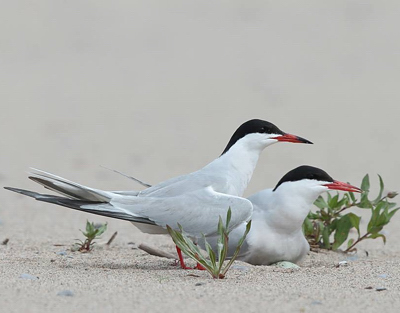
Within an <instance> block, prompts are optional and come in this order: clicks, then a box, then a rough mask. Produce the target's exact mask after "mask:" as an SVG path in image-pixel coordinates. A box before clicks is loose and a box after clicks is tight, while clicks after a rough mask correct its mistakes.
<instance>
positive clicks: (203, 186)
mask: <svg viewBox="0 0 400 313" xmlns="http://www.w3.org/2000/svg"><path fill="white" fill-rule="evenodd" d="M277 142H291V143H305V144H311V142H310V141H308V140H307V139H304V138H301V137H298V136H295V135H292V134H288V133H285V132H283V131H281V130H280V129H279V128H278V127H277V126H275V125H274V124H272V123H269V122H267V121H263V120H259V119H253V120H249V121H247V122H245V123H243V124H242V125H241V126H240V127H239V128H238V129H237V130H236V131H235V132H234V134H233V135H232V137H231V139H230V140H229V142H228V144H227V146H226V147H225V149H224V150H223V152H222V154H221V155H220V156H219V157H218V158H217V159H215V160H214V161H212V162H211V163H209V164H208V165H206V166H205V167H203V168H202V169H200V170H198V171H196V172H193V173H190V174H187V175H182V176H178V177H175V178H171V179H169V180H166V181H164V182H161V183H159V184H156V185H154V186H151V187H149V188H147V189H145V190H141V191H136V190H130V191H103V190H99V189H94V188H90V187H86V186H83V185H81V184H78V183H75V182H72V181H69V180H67V179H64V178H62V177H59V176H56V175H53V174H50V173H47V172H44V171H41V170H37V169H32V173H31V175H30V176H29V178H30V179H32V180H33V181H35V182H36V183H39V184H41V185H43V186H44V187H45V188H47V189H50V190H52V191H55V192H57V193H59V194H61V195H62V196H55V195H48V194H40V193H36V192H33V191H28V190H23V189H18V188H12V187H4V188H6V189H8V190H11V191H14V192H17V193H20V194H23V195H26V196H29V197H33V198H35V199H36V200H39V201H43V202H49V203H53V204H58V205H61V206H64V207H68V208H71V209H75V210H80V211H84V212H88V213H94V214H99V215H103V216H108V217H113V218H117V219H122V220H127V221H130V222H132V223H133V224H134V225H135V226H137V227H138V228H139V229H140V230H141V231H142V232H146V233H150V234H166V233H167V231H166V226H167V225H169V226H170V227H172V228H173V229H179V228H178V226H177V224H178V223H179V224H180V225H182V227H183V229H184V230H185V231H186V233H187V234H188V235H189V236H190V237H191V238H193V240H194V241H195V242H196V241H197V238H200V237H201V236H202V234H204V235H205V236H211V235H213V234H215V233H216V232H217V224H218V220H219V217H220V216H221V217H222V218H224V217H225V218H226V212H227V210H228V209H229V208H231V210H232V220H231V224H230V225H231V227H232V229H233V228H234V227H236V226H238V225H240V224H241V223H242V222H243V221H247V220H248V219H249V218H250V216H251V214H252V211H253V205H252V203H251V202H250V201H249V200H247V199H246V198H243V197H242V194H243V192H244V190H245V189H246V187H247V184H248V183H249V181H250V179H251V176H252V174H253V171H254V169H255V167H256V164H257V161H258V158H259V156H260V154H261V152H262V151H263V150H264V148H266V147H268V146H270V145H272V144H274V143H277ZM177 250H178V255H179V259H180V262H181V266H182V267H184V263H183V259H182V256H181V253H180V251H179V249H177Z"/></svg>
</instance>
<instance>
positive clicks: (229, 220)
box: [225, 207, 232, 231]
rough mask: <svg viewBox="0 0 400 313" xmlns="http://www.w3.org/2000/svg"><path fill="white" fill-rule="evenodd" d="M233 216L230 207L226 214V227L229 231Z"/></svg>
mask: <svg viewBox="0 0 400 313" xmlns="http://www.w3.org/2000/svg"><path fill="white" fill-rule="evenodd" d="M231 217H232V211H231V208H230V207H229V209H228V212H227V214H226V226H225V229H226V230H227V231H229V223H230V222H231Z"/></svg>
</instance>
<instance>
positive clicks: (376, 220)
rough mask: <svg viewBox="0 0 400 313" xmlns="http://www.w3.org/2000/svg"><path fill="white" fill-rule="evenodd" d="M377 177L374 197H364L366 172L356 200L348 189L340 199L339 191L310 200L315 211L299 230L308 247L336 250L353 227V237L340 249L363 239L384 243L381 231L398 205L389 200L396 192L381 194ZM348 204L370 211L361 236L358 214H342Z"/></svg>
mask: <svg viewBox="0 0 400 313" xmlns="http://www.w3.org/2000/svg"><path fill="white" fill-rule="evenodd" d="M378 176H379V184H380V190H379V194H378V196H377V197H376V198H375V199H374V200H370V199H368V194H369V187H370V182H369V176H368V174H367V175H365V176H364V178H363V180H362V183H361V189H362V190H363V192H362V194H361V196H360V199H356V197H355V195H354V193H352V192H347V193H346V194H344V195H343V197H342V198H341V199H340V198H339V194H336V195H335V196H333V197H332V196H331V195H330V194H329V193H328V195H327V199H326V200H325V199H324V198H323V197H322V196H319V197H318V199H317V200H316V201H315V202H314V205H315V206H317V207H318V210H317V211H316V212H315V213H313V212H310V213H309V214H308V217H307V218H306V219H305V221H304V224H303V232H304V234H305V236H306V238H307V240H308V242H309V243H310V245H311V247H317V248H323V249H331V250H337V249H338V248H339V247H340V246H341V245H342V244H344V243H345V242H346V240H347V238H348V236H349V232H350V230H351V229H353V228H354V229H355V230H356V231H357V238H356V239H354V238H351V239H349V240H347V245H346V246H347V248H346V250H345V251H344V252H352V251H355V250H356V248H355V245H357V244H358V243H359V242H361V241H362V240H365V239H376V238H379V237H380V238H382V240H383V242H384V243H386V237H385V235H384V234H382V233H381V231H382V229H383V227H384V226H385V225H387V224H388V223H389V222H390V219H391V218H392V217H393V215H394V214H395V213H396V212H397V211H398V210H399V209H400V207H397V208H395V206H396V203H394V202H390V201H389V199H393V198H394V197H396V196H397V193H396V192H389V193H388V194H386V195H383V189H384V183H383V180H382V177H381V176H380V175H378ZM352 207H358V208H361V209H369V210H371V217H370V220H369V222H368V225H367V229H366V232H365V233H364V234H363V235H361V230H360V221H361V217H360V216H358V215H356V214H354V213H351V212H350V213H347V214H343V212H344V211H346V210H347V209H349V208H352ZM332 236H333V238H332ZM332 239H333V241H331V240H332Z"/></svg>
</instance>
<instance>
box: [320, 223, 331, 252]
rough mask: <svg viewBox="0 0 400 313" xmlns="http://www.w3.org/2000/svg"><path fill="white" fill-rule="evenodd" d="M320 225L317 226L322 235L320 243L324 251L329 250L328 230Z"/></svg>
mask: <svg viewBox="0 0 400 313" xmlns="http://www.w3.org/2000/svg"><path fill="white" fill-rule="evenodd" d="M321 224H322V223H321ZM321 224H319V226H320V228H321V233H322V243H323V245H324V248H325V249H329V248H330V242H329V235H330V234H329V228H328V227H325V226H323V224H322V225H321Z"/></svg>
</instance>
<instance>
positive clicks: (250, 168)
mask: <svg viewBox="0 0 400 313" xmlns="http://www.w3.org/2000/svg"><path fill="white" fill-rule="evenodd" d="M263 138H264V137H263V136H262V134H250V135H247V136H245V137H243V138H241V139H240V140H238V141H237V142H236V143H235V144H234V145H233V146H232V147H231V148H230V149H229V150H228V151H227V152H225V153H224V154H223V155H221V156H220V157H219V158H218V159H216V160H214V161H213V162H211V163H210V164H208V165H207V166H206V167H205V168H204V169H207V170H210V171H215V172H218V174H219V175H223V176H224V177H225V178H226V183H227V185H226V188H227V190H219V191H220V192H225V193H229V194H231V195H236V196H242V195H243V193H244V191H245V189H246V188H247V185H248V183H249V182H250V179H251V177H252V175H253V172H254V169H255V167H256V165H257V162H258V158H259V157H260V154H261V152H262V151H263V150H264V148H265V147H267V146H269V145H271V144H273V143H275V142H277V141H276V140H271V139H264V140H262V139H263Z"/></svg>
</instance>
